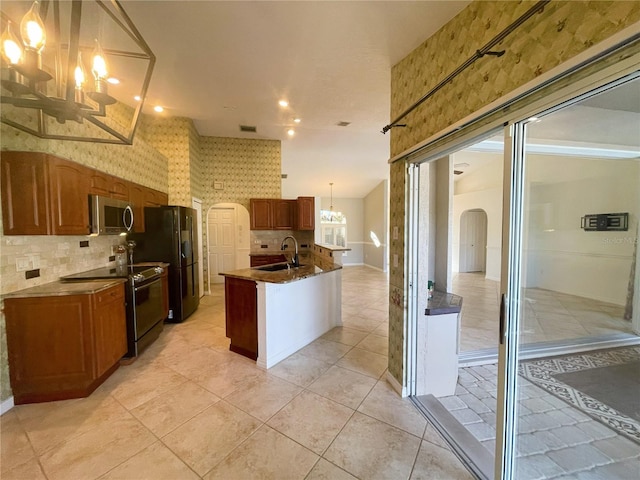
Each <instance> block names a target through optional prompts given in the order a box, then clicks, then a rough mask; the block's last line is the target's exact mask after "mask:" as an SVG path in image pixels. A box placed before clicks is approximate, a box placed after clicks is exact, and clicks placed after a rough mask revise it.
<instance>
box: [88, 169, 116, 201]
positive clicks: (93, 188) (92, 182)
mask: <svg viewBox="0 0 640 480" xmlns="http://www.w3.org/2000/svg"><path fill="white" fill-rule="evenodd" d="M110 183H111V175H108V174H106V173H104V172H100V171H98V170H91V171H90V172H89V193H90V194H91V195H101V196H103V197H108V196H109V185H110Z"/></svg>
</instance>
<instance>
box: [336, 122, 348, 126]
mask: <svg viewBox="0 0 640 480" xmlns="http://www.w3.org/2000/svg"><path fill="white" fill-rule="evenodd" d="M336 125H337V126H339V127H348V126H349V125H351V122H338V123H336Z"/></svg>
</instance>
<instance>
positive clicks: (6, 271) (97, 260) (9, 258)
mask: <svg viewBox="0 0 640 480" xmlns="http://www.w3.org/2000/svg"><path fill="white" fill-rule="evenodd" d="M0 238H1V242H2V243H1V244H0V246H1V249H2V255H0V276H1V277H2V286H1V288H0V294H5V293H9V292H14V291H16V290H22V289H23V288H29V287H34V286H36V285H41V284H43V283H48V282H53V281H55V280H57V279H58V278H59V277H61V276H63V275H70V274H72V273H76V272H81V271H84V270H91V269H92V268H98V267H103V266H105V265H107V264H108V262H109V257H110V256H111V255H113V250H112V248H113V246H115V245H118V244H120V243H123V240H122V237H119V236H117V235H105V236H98V237H86V236H53V235H29V236H14V235H11V236H2V237H0ZM84 241H88V242H89V246H88V247H80V242H84ZM17 260H23V261H27V262H28V265H29V269H31V268H36V267H37V268H39V269H40V276H39V277H37V278H32V279H29V280H26V279H25V273H24V272H23V271H21V272H18V271H17V270H16V261H17Z"/></svg>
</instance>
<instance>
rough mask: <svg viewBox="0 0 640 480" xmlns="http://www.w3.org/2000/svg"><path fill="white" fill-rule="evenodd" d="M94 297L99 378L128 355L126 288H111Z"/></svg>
mask: <svg viewBox="0 0 640 480" xmlns="http://www.w3.org/2000/svg"><path fill="white" fill-rule="evenodd" d="M93 297H94V312H93V322H94V335H95V366H96V373H95V376H96V377H99V376H100V375H102V374H103V373H104V372H106V371H107V370H109V369H110V368H111V367H113V366H114V365H115V364H116V363H117V362H118V361H119V360H120V359H121V358H122V357H123V356H124V354H125V353H127V325H126V317H125V315H126V314H125V305H124V303H125V301H124V286H123V285H117V286H115V287H111V288H109V289H107V290H103V291H102V292H98V293H96V294H95V295H93Z"/></svg>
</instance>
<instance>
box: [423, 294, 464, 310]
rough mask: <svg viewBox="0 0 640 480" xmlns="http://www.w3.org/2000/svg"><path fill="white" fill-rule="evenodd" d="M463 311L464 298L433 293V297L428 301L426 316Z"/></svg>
mask: <svg viewBox="0 0 640 480" xmlns="http://www.w3.org/2000/svg"><path fill="white" fill-rule="evenodd" d="M461 309H462V297H460V296H458V295H454V294H453V293H445V292H438V291H435V292H433V297H432V298H430V299H429V300H427V309H426V310H425V312H424V314H425V315H444V314H447V313H459V312H460V310H461Z"/></svg>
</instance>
